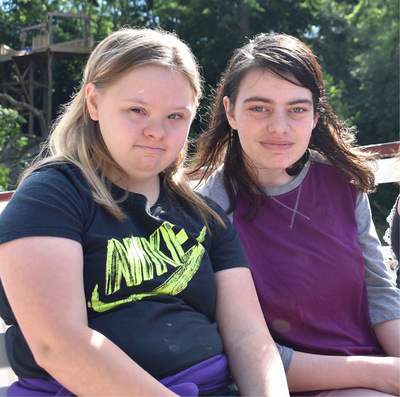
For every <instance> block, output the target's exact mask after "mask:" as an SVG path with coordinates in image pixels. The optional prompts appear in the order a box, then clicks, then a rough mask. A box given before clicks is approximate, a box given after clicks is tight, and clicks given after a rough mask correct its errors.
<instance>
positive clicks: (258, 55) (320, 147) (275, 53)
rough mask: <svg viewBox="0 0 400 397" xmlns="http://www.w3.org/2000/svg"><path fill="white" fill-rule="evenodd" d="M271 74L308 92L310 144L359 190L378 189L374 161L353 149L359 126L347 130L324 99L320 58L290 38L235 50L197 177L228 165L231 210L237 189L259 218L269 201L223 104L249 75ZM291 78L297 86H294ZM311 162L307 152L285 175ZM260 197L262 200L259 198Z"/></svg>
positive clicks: (202, 140)
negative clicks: (314, 116) (313, 115)
mask: <svg viewBox="0 0 400 397" xmlns="http://www.w3.org/2000/svg"><path fill="white" fill-rule="evenodd" d="M254 69H257V70H261V71H269V72H271V73H274V74H275V75H277V76H279V77H280V78H282V79H285V80H288V81H290V82H291V83H293V84H298V83H299V84H300V86H302V87H305V88H308V89H309V90H310V91H311V93H312V97H313V105H314V111H315V112H318V113H319V119H318V122H317V125H316V127H315V128H314V130H313V132H312V136H311V139H310V142H309V145H308V148H309V149H313V150H315V151H317V152H319V153H320V154H322V155H323V156H325V157H326V158H327V159H328V160H329V161H330V162H331V163H332V165H333V166H335V167H336V168H337V169H338V170H339V171H340V172H341V173H342V174H343V176H344V177H345V178H346V180H348V181H349V182H350V183H352V184H354V185H355V186H356V187H357V188H358V189H359V190H361V191H364V192H372V191H373V190H374V189H375V179H374V174H373V171H372V169H371V168H370V166H369V165H368V163H367V161H366V160H371V159H372V157H371V155H370V154H368V153H366V152H361V151H360V150H357V149H356V148H355V147H354V144H355V133H356V129H355V127H347V126H346V125H345V123H344V122H341V121H340V120H339V119H338V118H337V116H336V115H335V114H334V112H333V111H332V109H331V107H330V106H329V104H328V103H327V100H326V97H325V87H324V82H323V77H322V71H321V67H320V64H319V62H318V59H317V57H316V56H315V55H314V54H313V52H312V51H311V49H310V48H309V47H307V46H306V45H305V44H304V43H303V42H302V41H300V40H299V39H297V38H295V37H293V36H289V35H286V34H264V33H262V34H259V35H257V36H255V37H254V39H252V40H250V41H249V42H248V43H247V44H245V45H244V46H243V47H242V48H240V49H238V50H236V51H235V53H234V54H233V56H232V58H231V59H230V61H229V63H228V66H227V68H226V70H225V72H224V73H223V75H222V77H221V80H220V82H219V84H218V86H217V90H216V92H215V96H214V102H213V107H212V110H211V114H210V123H209V128H208V129H207V131H206V132H204V133H203V134H202V135H201V136H200V137H199V139H198V141H197V154H196V158H195V162H194V164H195V166H194V167H193V169H192V171H193V172H198V171H199V170H200V169H201V170H202V179H204V177H205V175H209V174H210V173H211V172H212V171H213V170H215V169H216V168H217V167H218V166H219V165H221V164H222V163H224V184H225V188H226V191H227V193H228V197H229V201H230V207H229V209H228V211H227V212H228V213H230V212H232V211H233V210H234V209H235V197H236V190H240V191H241V192H242V194H244V195H245V196H247V199H248V201H249V203H250V205H249V214H248V215H249V217H250V218H253V217H254V216H256V214H257V211H258V208H259V205H260V203H261V201H260V200H259V198H260V195H261V197H264V198H266V195H265V194H264V192H263V190H262V187H261V186H260V185H259V183H258V181H256V180H253V179H252V177H251V176H250V173H249V171H248V167H247V166H251V164H250V162H249V159H247V158H246V157H245V156H244V153H243V151H242V148H241V145H240V141H239V138H238V134H236V133H234V131H233V130H232V128H231V127H230V125H229V123H228V120H227V117H226V114H225V108H224V104H223V98H224V97H225V96H228V97H229V99H230V103H231V104H232V105H233V107H234V106H235V103H236V99H237V96H238V91H239V88H240V83H241V81H242V80H243V78H244V77H245V76H246V74H247V73H248V72H249V71H250V70H254ZM290 76H293V78H294V79H295V80H297V82H298V83H296V82H294V81H292V79H291V78H290ZM308 157H309V151H308V150H307V151H306V153H304V155H303V156H302V158H301V159H300V160H298V161H297V162H296V163H295V164H293V165H292V166H291V167H290V168H288V169H287V170H286V171H287V172H288V174H289V175H296V174H298V173H299V172H300V171H301V169H302V168H303V166H304V164H305V163H306V161H307V159H308ZM257 197H258V198H257Z"/></svg>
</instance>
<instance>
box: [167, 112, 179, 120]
mask: <svg viewBox="0 0 400 397" xmlns="http://www.w3.org/2000/svg"><path fill="white" fill-rule="evenodd" d="M168 118H169V119H172V120H177V119H181V118H182V115H180V114H177V113H173V114H170V115H169V116H168Z"/></svg>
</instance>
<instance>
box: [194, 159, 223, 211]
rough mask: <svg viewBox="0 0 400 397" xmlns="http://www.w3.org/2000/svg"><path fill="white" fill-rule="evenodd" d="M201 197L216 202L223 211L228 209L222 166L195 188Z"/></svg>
mask: <svg viewBox="0 0 400 397" xmlns="http://www.w3.org/2000/svg"><path fill="white" fill-rule="evenodd" d="M196 191H197V192H198V193H200V194H201V195H202V196H203V197H207V198H208V199H211V200H213V201H214V202H216V203H217V204H218V205H219V206H220V207H221V208H222V209H223V210H224V211H227V210H228V208H229V198H228V194H227V192H226V189H225V184H224V166H223V165H221V166H220V167H219V168H218V169H217V170H216V171H214V172H213V173H212V174H211V175H210V176H209V177H208V178H207V179H206V180H205V181H203V182H202V183H201V184H200V185H199V186H197V187H196Z"/></svg>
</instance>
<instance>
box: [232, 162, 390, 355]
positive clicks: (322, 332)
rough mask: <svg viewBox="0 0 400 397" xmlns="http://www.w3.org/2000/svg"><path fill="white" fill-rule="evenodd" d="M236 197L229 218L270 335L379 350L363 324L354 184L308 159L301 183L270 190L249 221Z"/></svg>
mask: <svg viewBox="0 0 400 397" xmlns="http://www.w3.org/2000/svg"><path fill="white" fill-rule="evenodd" d="M237 199H238V200H237V206H236V209H235V211H234V215H233V223H234V225H235V226H236V228H237V229H238V231H239V236H240V240H241V241H242V243H243V246H244V248H245V251H246V254H247V256H248V260H249V262H250V266H251V270H252V274H253V278H254V281H255V284H256V288H257V292H258V296H259V300H260V303H261V306H262V309H263V312H264V316H265V319H266V321H267V324H268V326H269V329H270V332H271V334H272V336H273V337H274V339H275V341H276V342H278V343H280V344H282V345H285V346H288V347H291V348H293V349H295V350H298V351H303V352H308V353H315V354H332V355H384V353H383V350H382V348H381V347H380V345H379V343H378V341H377V339H376V337H375V334H374V332H373V330H372V328H371V324H370V317H369V308H368V299H367V292H366V286H365V282H364V260H363V256H362V252H361V249H360V246H359V244H358V241H357V237H358V230H357V222H356V219H355V206H356V199H357V190H356V188H355V187H354V186H353V185H351V184H349V183H348V182H346V181H345V180H344V179H343V178H342V177H341V176H340V175H339V174H338V172H337V171H336V170H335V168H334V167H332V166H329V165H325V164H322V163H312V164H311V168H310V170H309V172H308V175H307V176H306V178H305V179H304V181H303V182H302V183H301V185H300V186H298V187H297V188H296V189H294V190H292V191H290V192H288V193H286V194H282V195H279V196H270V197H269V200H268V202H266V203H264V204H263V205H262V206H261V208H260V212H259V214H258V216H257V217H256V219H254V220H252V221H251V222H249V221H245V220H244V219H243V217H242V215H244V214H246V212H247V208H248V203H247V202H246V201H245V200H244V198H243V197H242V196H241V195H240V192H239V193H238V196H237Z"/></svg>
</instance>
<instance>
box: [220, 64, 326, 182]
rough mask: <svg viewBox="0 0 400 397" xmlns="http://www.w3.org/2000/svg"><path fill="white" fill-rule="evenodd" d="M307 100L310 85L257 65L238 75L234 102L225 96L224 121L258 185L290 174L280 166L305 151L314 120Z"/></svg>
mask: <svg viewBox="0 0 400 397" xmlns="http://www.w3.org/2000/svg"><path fill="white" fill-rule="evenodd" d="M290 78H291V79H292V80H294V79H293V77H290ZM294 81H295V80H294ZM312 99H313V98H312V93H311V91H310V90H309V89H307V88H304V87H300V86H297V85H295V84H292V83H290V82H289V81H287V80H284V79H282V78H280V77H278V76H276V75H274V74H272V73H270V72H266V71H262V70H259V69H258V70H251V71H249V72H248V73H247V75H246V76H245V77H244V78H243V80H242V81H241V83H240V86H239V90H238V95H237V100H236V104H235V105H234V106H233V104H231V103H230V100H229V98H228V97H225V98H224V106H225V110H226V115H227V118H228V121H229V124H230V126H231V127H232V128H233V129H235V130H237V133H238V135H239V140H240V144H241V146H242V149H243V152H244V154H245V156H246V157H247V158H248V159H249V160H250V167H251V169H250V170H249V171H250V173H251V174H252V175H254V177H255V178H257V180H258V182H259V183H261V185H262V186H263V187H272V186H280V185H284V184H286V183H288V182H289V181H290V180H291V179H292V178H293V177H291V176H289V175H288V174H287V172H286V171H285V169H286V168H288V167H289V166H291V165H292V164H294V163H295V162H296V161H297V160H299V159H300V158H301V156H302V155H303V154H304V152H305V151H306V150H307V147H308V143H309V141H310V137H311V132H312V130H313V128H314V127H315V126H316V124H317V121H318V113H316V112H315V109H314V107H313V101H312Z"/></svg>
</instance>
